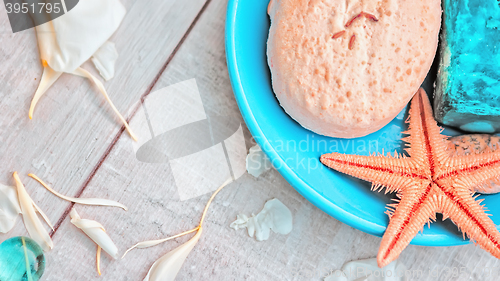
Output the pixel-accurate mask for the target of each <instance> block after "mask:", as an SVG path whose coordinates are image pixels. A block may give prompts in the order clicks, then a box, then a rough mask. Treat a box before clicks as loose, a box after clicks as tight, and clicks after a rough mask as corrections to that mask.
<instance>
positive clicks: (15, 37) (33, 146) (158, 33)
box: [0, 0, 205, 240]
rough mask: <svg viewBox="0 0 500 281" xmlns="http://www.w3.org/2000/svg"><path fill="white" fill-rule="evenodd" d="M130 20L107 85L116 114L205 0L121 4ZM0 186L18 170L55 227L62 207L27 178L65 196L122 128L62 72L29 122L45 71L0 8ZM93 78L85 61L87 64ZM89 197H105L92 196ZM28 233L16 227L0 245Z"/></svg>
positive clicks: (141, 89)
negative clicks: (41, 181) (49, 185)
mask: <svg viewBox="0 0 500 281" xmlns="http://www.w3.org/2000/svg"><path fill="white" fill-rule="evenodd" d="M123 3H124V5H125V6H126V8H127V11H128V13H127V15H126V16H125V18H124V21H123V23H122V25H121V26H120V28H119V30H118V31H117V32H116V34H115V35H114V36H113V37H112V39H111V40H112V41H114V42H115V43H116V47H117V49H118V52H119V54H120V57H119V59H118V61H117V66H116V73H115V78H113V79H112V80H110V81H109V82H105V83H104V85H105V87H106V88H107V90H108V93H109V95H110V97H111V99H112V100H113V102H114V104H115V105H116V107H117V108H118V110H119V111H120V112H122V113H123V114H124V115H125V116H127V115H128V110H131V109H132V108H134V105H137V104H138V103H139V100H140V97H141V95H143V94H144V93H145V92H146V91H147V90H148V89H149V87H150V85H151V83H152V82H153V81H154V80H155V78H156V76H157V75H158V73H159V72H160V70H161V69H162V67H163V66H164V65H165V63H166V61H167V60H168V58H169V57H170V55H171V54H172V53H173V51H174V50H175V48H176V47H177V45H178V44H179V42H180V41H181V40H182V38H183V37H184V34H185V33H186V31H187V30H188V28H189V27H190V26H191V23H192V22H193V20H194V19H195V18H196V16H197V15H198V13H199V12H200V10H201V8H202V7H203V5H204V4H205V1H204V0H192V1H173V0H172V1H163V0H158V1H135V0H127V1H123ZM0 23H1V24H2V27H1V28H0V30H1V31H2V32H1V33H0V59H1V60H2V62H3V63H2V68H1V69H0V83H1V85H2V88H1V89H0V95H1V97H2V98H1V99H0V110H2V116H3V118H0V162H1V163H2V172H1V173H0V182H2V183H6V184H13V180H12V176H11V175H12V172H13V171H15V170H17V171H18V172H19V174H20V176H21V178H22V179H23V180H24V182H25V185H26V188H27V190H28V192H29V193H30V194H31V196H32V198H33V200H35V201H36V202H37V203H38V205H39V206H40V207H41V208H42V209H43V210H44V211H45V212H46V213H47V215H48V216H49V218H50V219H51V220H52V222H54V223H56V222H57V221H58V220H59V218H60V217H61V216H62V214H63V213H64V212H65V211H66V210H67V209H68V207H69V204H68V203H67V202H63V201H60V200H59V199H58V198H56V197H54V196H53V195H51V194H49V193H48V192H46V191H45V190H44V189H43V188H42V187H41V186H40V185H38V184H37V183H35V182H34V181H33V180H30V179H28V178H27V176H26V175H27V174H28V173H30V172H31V173H35V174H37V175H38V176H40V177H42V178H43V179H45V180H47V181H50V182H51V183H52V184H53V186H54V188H56V189H57V190H58V191H59V192H61V193H63V194H66V195H68V196H75V195H77V194H78V192H79V191H80V190H81V189H82V187H83V185H84V184H85V182H86V180H87V178H88V177H89V175H90V174H91V173H92V171H93V169H94V168H95V167H96V166H97V165H98V163H99V160H100V159H101V158H102V156H103V154H104V153H105V151H106V149H107V148H108V147H109V145H110V144H111V142H112V141H113V139H114V137H115V136H116V135H117V133H118V132H119V131H120V130H121V124H120V123H119V122H118V120H116V119H115V116H114V115H113V113H112V111H111V110H110V109H109V107H108V105H107V104H106V103H105V101H104V99H103V98H102V97H101V95H100V94H99V93H98V92H97V90H96V89H95V88H93V86H92V85H91V84H90V83H89V82H88V81H87V80H85V79H82V78H80V77H76V76H72V75H67V74H64V75H63V76H62V77H61V78H60V79H59V81H57V83H56V84H55V85H54V86H53V87H52V88H51V89H49V91H48V92H47V93H46V95H45V96H44V97H42V99H41V100H40V102H39V104H38V106H37V109H36V110H35V113H34V117H33V120H29V119H28V108H29V104H30V101H31V98H32V96H33V94H34V92H35V89H36V87H37V86H38V81H39V78H40V76H41V73H42V69H41V65H40V61H39V56H38V48H37V42H36V37H35V32H34V30H33V29H30V30H26V31H23V32H19V33H16V34H12V33H11V31H10V27H9V25H8V24H9V23H8V20H7V13H6V11H5V8H4V6H3V5H0ZM84 67H85V68H86V69H89V70H91V71H92V72H93V73H94V74H95V75H97V76H98V74H97V72H96V71H95V70H94V69H93V66H92V65H91V64H90V63H86V64H84ZM94 196H99V197H107V196H106V194H103V193H100V192H98V193H96V194H94ZM17 235H26V231H25V229H24V227H23V226H22V224H21V223H18V224H17V226H16V228H15V229H14V230H13V231H11V232H10V233H8V234H7V235H0V240H4V239H6V238H8V237H11V236H17Z"/></svg>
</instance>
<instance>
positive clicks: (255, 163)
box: [246, 144, 272, 177]
mask: <svg viewBox="0 0 500 281" xmlns="http://www.w3.org/2000/svg"><path fill="white" fill-rule="evenodd" d="M246 166H247V171H248V173H249V174H250V175H252V176H254V177H259V176H260V175H261V174H262V173H264V172H265V171H267V170H269V169H271V167H272V164H271V161H270V160H269V158H268V157H267V155H266V154H265V153H264V151H262V149H261V148H260V146H259V145H258V144H257V145H255V146H253V147H251V148H250V152H249V153H248V155H247V159H246Z"/></svg>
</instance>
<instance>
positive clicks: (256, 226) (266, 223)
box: [230, 199, 292, 241]
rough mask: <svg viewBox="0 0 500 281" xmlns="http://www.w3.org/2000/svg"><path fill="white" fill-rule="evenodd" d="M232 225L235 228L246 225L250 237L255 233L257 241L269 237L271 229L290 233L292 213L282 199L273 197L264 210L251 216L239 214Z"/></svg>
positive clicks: (276, 231)
mask: <svg viewBox="0 0 500 281" xmlns="http://www.w3.org/2000/svg"><path fill="white" fill-rule="evenodd" d="M230 227H232V228H234V229H235V230H238V229H240V228H245V227H246V228H247V230H248V235H249V236H250V237H253V236H254V234H255V239H257V241H263V240H267V239H269V233H270V230H272V231H274V232H275V233H280V234H285V235H286V234H288V233H290V232H291V231H292V213H291V212H290V210H289V209H288V208H287V207H286V206H285V205H284V204H283V203H281V201H280V200H278V199H272V200H269V201H267V202H266V204H265V205H264V208H263V209H262V211H260V212H259V213H258V214H257V215H252V217H251V218H248V217H247V216H245V215H243V214H242V215H238V216H237V220H236V221H234V222H233V223H231V225H230Z"/></svg>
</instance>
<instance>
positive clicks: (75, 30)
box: [35, 0, 126, 73]
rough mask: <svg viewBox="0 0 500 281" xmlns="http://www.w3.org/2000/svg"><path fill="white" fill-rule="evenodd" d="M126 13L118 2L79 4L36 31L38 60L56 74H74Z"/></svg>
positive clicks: (100, 0)
mask: <svg viewBox="0 0 500 281" xmlns="http://www.w3.org/2000/svg"><path fill="white" fill-rule="evenodd" d="M125 13H126V10H125V7H124V6H123V5H122V4H121V3H120V1H119V0H85V1H80V2H79V3H78V5H76V6H75V7H74V8H73V9H72V10H71V11H69V12H68V13H66V14H64V15H62V16H60V17H58V18H56V19H54V20H52V21H49V22H47V23H44V24H41V25H39V26H37V27H36V28H35V29H36V34H37V39H38V46H39V49H40V58H41V59H42V61H44V60H45V61H46V62H47V64H48V65H49V66H50V67H51V68H52V69H53V70H55V71H58V72H67V73H70V72H72V71H74V70H75V69H77V68H78V67H80V66H81V65H82V64H83V63H84V62H85V61H87V60H88V59H89V58H90V57H91V56H92V55H93V54H94V53H95V52H96V51H97V50H98V49H99V48H100V47H101V46H102V45H103V44H104V43H105V42H106V41H107V40H108V39H109V38H110V37H111V35H112V34H113V33H114V32H115V31H116V30H117V29H118V26H120V23H121V22H122V19H123V18H124V16H125Z"/></svg>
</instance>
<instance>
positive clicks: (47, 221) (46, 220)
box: [31, 200, 54, 230]
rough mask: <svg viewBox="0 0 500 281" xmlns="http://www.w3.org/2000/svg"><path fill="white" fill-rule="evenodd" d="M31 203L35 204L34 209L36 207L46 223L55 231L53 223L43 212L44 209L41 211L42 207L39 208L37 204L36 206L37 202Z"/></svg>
mask: <svg viewBox="0 0 500 281" xmlns="http://www.w3.org/2000/svg"><path fill="white" fill-rule="evenodd" d="M31 203H33V207H35V210H36V211H37V212H38V213H39V214H40V215H41V216H42V218H43V219H44V220H45V222H46V223H47V225H48V226H49V227H50V228H51V229H52V230H54V226H53V225H52V223H51V222H50V220H49V217H47V215H46V214H45V213H44V212H43V211H42V209H40V207H38V205H37V204H35V201H33V200H31Z"/></svg>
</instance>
